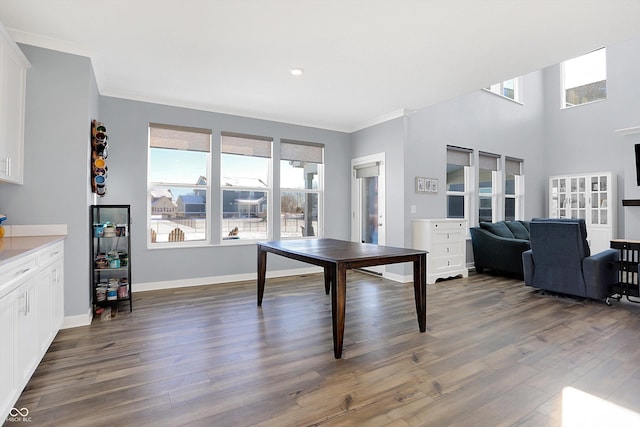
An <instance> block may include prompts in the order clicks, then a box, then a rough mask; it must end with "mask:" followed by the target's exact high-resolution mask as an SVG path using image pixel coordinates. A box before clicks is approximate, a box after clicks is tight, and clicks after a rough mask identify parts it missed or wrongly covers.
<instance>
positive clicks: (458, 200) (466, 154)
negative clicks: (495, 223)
mask: <svg viewBox="0 0 640 427" xmlns="http://www.w3.org/2000/svg"><path fill="white" fill-rule="evenodd" d="M470 155H471V150H468V149H466V148H460V147H454V146H450V145H448V146H447V218H465V219H467V220H468V219H469V218H468V214H467V212H468V206H469V193H468V191H469V170H470V164H471V163H470V157H471V156H470Z"/></svg>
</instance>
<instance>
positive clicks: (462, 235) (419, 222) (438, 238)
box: [411, 219, 469, 283]
mask: <svg viewBox="0 0 640 427" xmlns="http://www.w3.org/2000/svg"><path fill="white" fill-rule="evenodd" d="M411 228H412V230H411V233H412V242H413V243H412V245H413V248H414V249H421V250H426V251H427V252H428V254H427V283H435V281H436V280H437V279H446V278H449V277H456V276H462V277H468V276H469V271H468V270H467V267H466V258H467V257H466V235H467V221H466V220H459V219H414V220H413V221H412V223H411Z"/></svg>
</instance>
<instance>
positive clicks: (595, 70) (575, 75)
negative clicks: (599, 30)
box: [560, 48, 607, 108]
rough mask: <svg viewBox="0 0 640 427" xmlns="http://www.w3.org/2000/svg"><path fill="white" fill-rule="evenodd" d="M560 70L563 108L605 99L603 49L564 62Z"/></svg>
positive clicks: (605, 82)
mask: <svg viewBox="0 0 640 427" xmlns="http://www.w3.org/2000/svg"><path fill="white" fill-rule="evenodd" d="M560 68H561V72H562V101H563V102H562V107H563V108H567V107H573V106H576V105H582V104H587V103H590V102H594V101H600V100H603V99H607V52H606V49H605V48H602V49H598V50H594V51H593V52H590V53H587V54H586V55H582V56H578V57H577V58H573V59H569V60H568V61H564V62H563V63H562V64H561V67H560Z"/></svg>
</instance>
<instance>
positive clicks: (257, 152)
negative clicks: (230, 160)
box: [222, 132, 273, 158]
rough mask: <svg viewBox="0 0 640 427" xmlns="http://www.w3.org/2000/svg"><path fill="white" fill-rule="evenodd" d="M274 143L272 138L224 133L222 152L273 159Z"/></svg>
mask: <svg viewBox="0 0 640 427" xmlns="http://www.w3.org/2000/svg"><path fill="white" fill-rule="evenodd" d="M272 141H273V139H272V138H267V137H261V136H253V135H241V134H235V133H228V132H223V133H222V152H223V153H225V154H238V155H240V156H253V157H268V158H271V142H272Z"/></svg>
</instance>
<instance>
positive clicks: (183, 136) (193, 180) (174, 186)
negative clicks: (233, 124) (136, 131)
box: [148, 123, 211, 244]
mask: <svg viewBox="0 0 640 427" xmlns="http://www.w3.org/2000/svg"><path fill="white" fill-rule="evenodd" d="M210 154H211V130H208V129H199V128H189V127H183V126H173V125H164V124H157V123H149V165H148V173H149V174H148V197H149V210H148V212H149V213H148V218H149V219H148V221H149V234H148V236H149V240H148V241H150V242H151V243H152V244H167V243H176V242H178V241H191V242H194V241H207V240H208V238H209V237H208V234H209V233H208V228H207V224H208V219H207V217H208V212H209V211H210V208H209V203H210V201H209V200H208V199H209V198H208V197H207V195H208V194H210V191H209V183H208V176H209V165H210V163H211V161H210Z"/></svg>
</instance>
